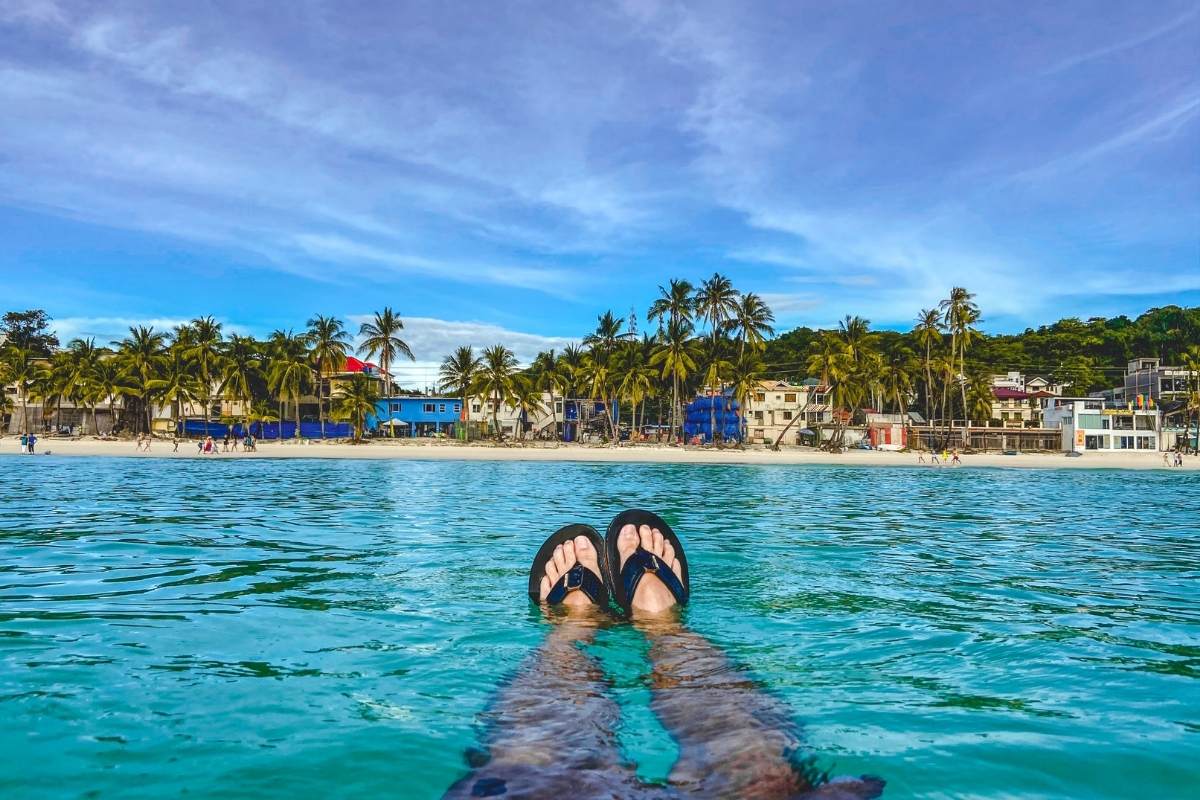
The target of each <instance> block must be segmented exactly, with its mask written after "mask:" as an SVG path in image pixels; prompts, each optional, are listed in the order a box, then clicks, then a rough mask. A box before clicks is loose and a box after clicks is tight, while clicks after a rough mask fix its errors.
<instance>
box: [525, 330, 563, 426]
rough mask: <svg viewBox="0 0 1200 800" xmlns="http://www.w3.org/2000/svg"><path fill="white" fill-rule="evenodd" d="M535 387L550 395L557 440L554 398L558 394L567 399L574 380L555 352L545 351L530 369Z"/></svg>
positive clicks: (536, 358)
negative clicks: (567, 393)
mask: <svg viewBox="0 0 1200 800" xmlns="http://www.w3.org/2000/svg"><path fill="white" fill-rule="evenodd" d="M529 371H530V376H531V377H532V379H533V383H534V387H535V388H536V389H537V390H538V391H539V392H546V393H547V394H549V395H550V424H551V426H552V430H553V431H554V435H555V438H557V437H558V413H557V412H556V411H555V409H554V396H555V394H556V393H557V394H558V395H560V396H563V397H565V395H566V392H567V389H568V387H570V385H571V381H572V380H573V374H572V372H571V371H570V369H569V368H568V367H567V365H565V364H564V363H563V362H562V359H560V358H557V357H556V356H555V355H554V350H553V349H551V350H545V351H543V352H541V353H538V354H537V357H535V358H534V359H533V364H532V366H531V367H530V369H529Z"/></svg>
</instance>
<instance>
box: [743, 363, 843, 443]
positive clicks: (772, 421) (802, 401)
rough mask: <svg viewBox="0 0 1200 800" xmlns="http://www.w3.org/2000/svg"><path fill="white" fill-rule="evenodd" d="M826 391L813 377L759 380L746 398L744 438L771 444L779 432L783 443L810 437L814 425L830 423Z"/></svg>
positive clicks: (795, 441) (778, 435)
mask: <svg viewBox="0 0 1200 800" xmlns="http://www.w3.org/2000/svg"><path fill="white" fill-rule="evenodd" d="M828 390H829V389H828V387H826V386H822V385H821V384H820V382H819V381H817V380H815V379H809V380H806V381H804V382H802V383H789V382H788V381H780V380H765V381H759V383H758V386H757V387H756V388H755V389H754V391H752V392H751V393H750V394H749V396H747V398H746V440H747V441H749V442H752V443H759V444H773V443H774V442H775V440H776V439H778V438H779V437H780V436H781V435H782V436H783V437H784V440H783V442H782V443H783V444H799V443H800V442H801V437H802V436H808V437H812V436H813V435H814V434H813V431H814V430H815V427H818V426H821V425H829V424H831V423H832V422H833V413H832V411H831V410H830V407H829V405H828V403H826V401H825V394H826V392H828Z"/></svg>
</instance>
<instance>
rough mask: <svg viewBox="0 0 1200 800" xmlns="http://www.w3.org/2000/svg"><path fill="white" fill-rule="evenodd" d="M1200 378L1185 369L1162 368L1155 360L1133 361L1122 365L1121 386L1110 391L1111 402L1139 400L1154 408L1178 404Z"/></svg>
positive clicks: (1160, 362)
mask: <svg viewBox="0 0 1200 800" xmlns="http://www.w3.org/2000/svg"><path fill="white" fill-rule="evenodd" d="M1198 377H1200V376H1197V375H1196V373H1195V372H1193V371H1191V370H1189V369H1187V368H1186V367H1173V366H1166V365H1164V364H1163V363H1162V360H1161V359H1158V358H1135V359H1134V360H1132V361H1130V362H1129V363H1128V364H1126V366H1125V377H1124V380H1123V382H1122V385H1121V386H1118V387H1116V388H1115V389H1113V390H1112V393H1111V396H1112V400H1113V402H1114V403H1125V404H1129V403H1133V404H1134V405H1137V404H1138V402H1139V400H1138V398H1139V397H1140V398H1141V403H1142V404H1143V405H1149V403H1148V401H1149V400H1153V401H1154V404H1155V405H1164V404H1168V403H1180V402H1184V401H1186V400H1187V397H1188V393H1189V391H1190V389H1191V387H1192V386H1193V385H1195V381H1196V380H1197V378H1198Z"/></svg>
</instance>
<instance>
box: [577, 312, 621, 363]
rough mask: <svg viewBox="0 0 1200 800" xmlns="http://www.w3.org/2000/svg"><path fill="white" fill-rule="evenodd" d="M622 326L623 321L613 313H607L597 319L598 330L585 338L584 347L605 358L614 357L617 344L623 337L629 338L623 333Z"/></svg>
mask: <svg viewBox="0 0 1200 800" xmlns="http://www.w3.org/2000/svg"><path fill="white" fill-rule="evenodd" d="M621 325H622V320H620V319H618V318H617V317H616V316H614V315H613V312H612V311H605V312H604V313H603V314H601V315H600V316H599V317H597V318H596V330H595V331H593V332H592V333H589V334H588V335H587V336H585V337H583V344H584V346H585V347H590V348H592V349H593V350H598V351H599V352H600V353H601V355H602V356H604V357H608V356H610V355H612V352H613V349H614V348H615V347H616V346H617V342H618V341H620V339H621V338H622V337H623V336H628V334H622V333H621Z"/></svg>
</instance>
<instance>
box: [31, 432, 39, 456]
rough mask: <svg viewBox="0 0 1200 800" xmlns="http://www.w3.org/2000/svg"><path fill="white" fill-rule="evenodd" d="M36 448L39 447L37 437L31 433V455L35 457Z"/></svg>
mask: <svg viewBox="0 0 1200 800" xmlns="http://www.w3.org/2000/svg"><path fill="white" fill-rule="evenodd" d="M36 446H37V437H36V436H34V435H33V434H32V433H31V434H29V455H33V454H34V453H35V452H36V451H35V450H34V447H36Z"/></svg>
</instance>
